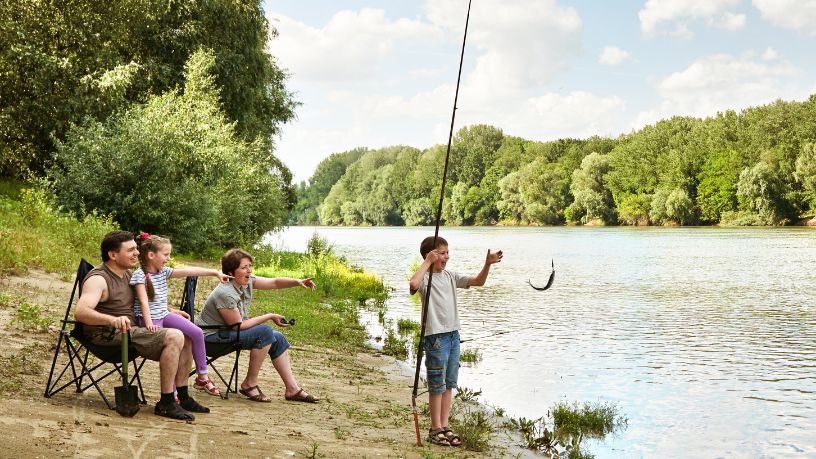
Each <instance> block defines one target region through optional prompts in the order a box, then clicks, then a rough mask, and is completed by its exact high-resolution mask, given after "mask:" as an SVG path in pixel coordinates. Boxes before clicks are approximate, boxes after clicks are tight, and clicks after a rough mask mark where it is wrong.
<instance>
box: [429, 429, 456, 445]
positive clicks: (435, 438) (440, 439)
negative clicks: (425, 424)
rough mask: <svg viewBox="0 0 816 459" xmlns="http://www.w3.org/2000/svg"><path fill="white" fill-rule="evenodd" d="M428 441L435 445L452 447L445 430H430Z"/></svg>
mask: <svg viewBox="0 0 816 459" xmlns="http://www.w3.org/2000/svg"><path fill="white" fill-rule="evenodd" d="M428 441H429V442H431V443H432V444H434V445H439V446H450V445H451V444H450V441H449V440H448V437H447V436H446V435H445V429H430V430H428Z"/></svg>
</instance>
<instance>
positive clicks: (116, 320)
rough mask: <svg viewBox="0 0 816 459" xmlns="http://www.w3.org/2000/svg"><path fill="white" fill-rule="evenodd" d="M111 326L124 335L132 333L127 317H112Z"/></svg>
mask: <svg viewBox="0 0 816 459" xmlns="http://www.w3.org/2000/svg"><path fill="white" fill-rule="evenodd" d="M110 326H111V327H113V328H115V329H117V330H119V331H120V332H122V333H127V332H129V331H130V328H131V327H130V319H128V318H127V317H125V316H119V317H112V318H111V321H110Z"/></svg>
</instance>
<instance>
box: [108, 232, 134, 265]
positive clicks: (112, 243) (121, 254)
mask: <svg viewBox="0 0 816 459" xmlns="http://www.w3.org/2000/svg"><path fill="white" fill-rule="evenodd" d="M101 249H102V261H104V262H105V263H109V262H112V263H114V264H116V265H117V266H119V267H120V268H122V269H129V268H134V267H136V265H138V264H139V250H138V248H137V245H136V241H135V240H134V239H133V234H132V233H130V232H128V231H112V232H110V233H108V234H106V235H105V237H104V238H102V245H101Z"/></svg>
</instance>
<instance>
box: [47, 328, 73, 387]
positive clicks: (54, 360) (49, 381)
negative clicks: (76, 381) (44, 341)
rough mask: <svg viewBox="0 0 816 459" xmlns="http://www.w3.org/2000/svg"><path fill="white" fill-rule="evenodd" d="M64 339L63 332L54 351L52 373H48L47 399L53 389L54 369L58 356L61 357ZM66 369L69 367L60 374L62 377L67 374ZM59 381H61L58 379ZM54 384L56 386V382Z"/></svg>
mask: <svg viewBox="0 0 816 459" xmlns="http://www.w3.org/2000/svg"><path fill="white" fill-rule="evenodd" d="M62 338H63V334H62V332H60V334H59V339H57V347H56V348H55V349H54V359H53V360H51V371H49V372H48V381H47V382H46V383H45V392H44V393H43V396H44V397H46V398H48V397H49V395H50V394H49V391H50V389H51V379H52V378H53V376H54V368H55V367H56V366H57V356H59V353H60V350H61V349H62ZM66 369H67V367H66V368H65V369H63V371H62V373H60V376H62V374H64V373H65V370H66ZM57 381H59V379H57ZM54 384H55V385H56V381H54Z"/></svg>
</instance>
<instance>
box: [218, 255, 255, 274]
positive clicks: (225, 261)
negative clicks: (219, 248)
mask: <svg viewBox="0 0 816 459" xmlns="http://www.w3.org/2000/svg"><path fill="white" fill-rule="evenodd" d="M244 258H249V261H250V262H252V255H250V254H249V253H247V252H246V251H245V250H242V249H229V250H227V253H225V254H224V256H223V257H221V272H222V273H224V274H226V275H228V276H232V275H233V274H234V273H235V270H236V269H238V267H239V266H241V260H243V259H244Z"/></svg>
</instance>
